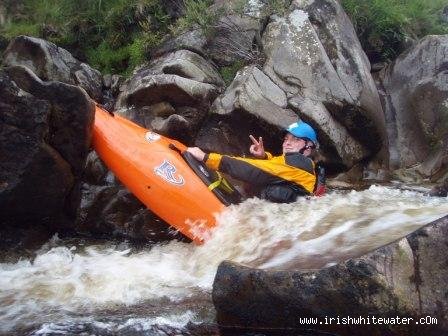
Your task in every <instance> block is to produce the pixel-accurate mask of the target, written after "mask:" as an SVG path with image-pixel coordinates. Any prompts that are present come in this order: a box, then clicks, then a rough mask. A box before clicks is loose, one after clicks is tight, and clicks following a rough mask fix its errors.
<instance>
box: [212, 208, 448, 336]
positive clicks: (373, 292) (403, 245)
mask: <svg viewBox="0 0 448 336" xmlns="http://www.w3.org/2000/svg"><path fill="white" fill-rule="evenodd" d="M447 234H448V217H443V218H441V219H439V220H437V221H435V222H433V223H431V224H428V225H427V226H425V227H423V228H421V229H419V230H417V231H415V232H414V233H411V234H410V235H408V236H406V237H405V238H402V239H401V240H399V241H397V242H394V243H391V244H389V245H387V246H384V247H381V248H379V249H377V250H375V251H373V252H371V253H368V254H366V255H364V256H361V257H359V258H355V259H349V260H347V261H344V262H341V263H339V264H337V265H335V266H331V267H328V268H324V269H319V270H290V271H274V270H259V269H251V268H248V267H244V266H242V265H239V264H236V263H232V262H223V263H221V265H220V266H219V268H218V272H217V274H216V277H215V281H214V284H213V302H214V305H215V307H216V310H217V321H218V324H219V325H221V326H223V327H226V326H227V327H241V328H250V329H252V330H253V329H264V330H265V329H266V328H267V329H270V328H282V329H288V328H296V330H297V329H298V330H304V329H306V330H308V331H310V330H311V331H316V332H324V331H325V332H335V333H336V334H338V335H354V334H357V335H361V334H362V335H374V334H375V335H376V334H378V335H379V334H381V335H422V334H425V335H440V334H443V333H446V332H447V330H448V322H447V321H448V316H447V315H448V300H447V295H446V294H447V293H446V282H447V281H448V271H447V269H446V263H447V262H448V259H447V257H446V254H445V253H444V250H445V248H446V245H447V243H448V241H447V239H448V238H447V237H448V235H447ZM397 316H399V317H406V318H412V319H413V320H412V321H411V323H409V324H397V323H389V324H387V323H385V324H374V323H370V324H367V323H364V324H362V325H357V324H355V323H348V324H346V323H343V322H341V323H340V324H337V323H332V324H327V323H325V322H326V321H327V322H328V321H329V320H328V319H329V318H335V319H336V318H339V319H340V321H342V318H347V317H351V318H357V317H363V318H364V319H365V320H367V318H369V317H370V319H371V321H372V318H373V317H375V318H386V317H397ZM303 317H313V318H318V320H319V321H320V322H322V323H321V324H318V325H313V324H305V325H303V324H300V320H299V318H303ZM422 317H423V318H424V319H425V321H426V318H428V317H429V318H432V319H434V318H436V319H437V323H436V324H432V325H422V323H420V324H416V323H415V322H416V321H417V322H418V321H420V320H419V319H420V318H422ZM333 321H335V320H333ZM408 321H410V320H408ZM432 321H433V320H432Z"/></svg>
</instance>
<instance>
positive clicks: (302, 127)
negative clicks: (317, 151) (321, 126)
mask: <svg viewBox="0 0 448 336" xmlns="http://www.w3.org/2000/svg"><path fill="white" fill-rule="evenodd" d="M286 131H287V132H289V133H291V134H292V135H294V136H295V137H298V138H306V139H309V140H311V141H312V142H314V144H315V145H317V135H316V131H314V129H313V128H312V127H311V126H310V125H309V124H307V123H306V122H303V121H298V122H295V123H293V124H291V125H289V126H288V128H287V129H286Z"/></svg>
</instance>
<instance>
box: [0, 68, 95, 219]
mask: <svg viewBox="0 0 448 336" xmlns="http://www.w3.org/2000/svg"><path fill="white" fill-rule="evenodd" d="M0 76H1V80H0V83H1V84H0V97H1V99H0V101H1V103H0V114H1V119H2V120H3V123H2V128H1V129H0V138H1V141H0V153H1V156H2V164H1V166H0V176H1V178H0V180H1V181H2V185H1V188H0V212H1V213H2V218H1V222H4V223H6V222H9V223H13V224H20V223H23V224H25V223H28V224H36V223H43V222H49V223H53V224H56V223H57V224H61V225H63V224H64V223H65V222H66V221H69V220H70V219H71V220H73V219H74V216H75V214H76V209H77V206H78V204H79V201H80V193H79V186H80V178H81V175H82V170H83V167H84V161H85V158H86V156H87V152H88V148H89V145H90V138H91V127H92V123H93V114H94V106H93V104H92V102H91V101H90V99H89V98H88V96H87V95H86V93H85V91H84V90H82V89H80V88H78V87H75V86H72V85H67V84H63V83H60V82H42V81H41V80H40V79H39V78H38V77H37V76H36V75H35V74H34V73H32V72H31V71H30V70H29V69H28V68H25V67H19V66H17V67H11V68H8V69H7V71H6V72H1V75H0ZM59 221H60V222H61V223H60V222H59Z"/></svg>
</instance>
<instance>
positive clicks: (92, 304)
mask: <svg viewBox="0 0 448 336" xmlns="http://www.w3.org/2000/svg"><path fill="white" fill-rule="evenodd" d="M446 201H447V200H446V198H430V197H428V196H425V195H423V194H422V193H419V192H415V191H403V190H397V189H393V188H388V187H379V186H373V187H371V188H370V189H368V190H364V191H352V192H349V193H342V192H332V193H330V194H329V195H327V196H325V197H321V198H312V199H300V200H299V201H297V202H296V203H292V204H272V203H267V202H265V201H262V200H258V199H249V200H247V201H246V202H244V203H243V204H240V205H238V206H231V207H229V208H228V209H227V210H226V211H225V212H224V213H222V214H220V215H219V217H218V223H219V225H218V227H217V229H216V230H215V231H214V232H213V235H212V238H211V239H210V240H209V241H207V242H206V243H205V244H204V245H202V246H196V245H193V244H189V243H185V242H179V241H171V242H169V243H164V244H155V245H148V246H138V247H136V246H133V245H131V244H129V243H126V242H121V243H117V242H111V241H107V242H106V241H102V242H98V241H89V240H86V239H80V238H64V239H61V238H59V237H58V235H55V236H54V237H53V238H52V239H50V240H49V241H47V242H46V243H45V244H43V245H42V246H39V247H38V248H36V249H34V250H32V251H29V250H28V251H26V253H23V255H21V256H19V258H17V256H16V257H14V258H10V256H8V255H5V256H3V262H1V263H0V334H1V335H220V334H222V333H223V332H222V331H220V330H219V329H218V327H217V326H216V323H215V311H214V308H213V304H212V301H211V291H212V284H213V278H214V276H215V272H216V269H217V267H218V265H219V263H220V262H221V261H223V260H233V261H236V262H240V263H243V264H246V265H249V266H252V267H258V268H264V269H269V268H273V269H310V268H321V267H328V266H331V265H333V264H335V263H337V262H338V261H341V260H345V259H347V258H350V257H356V256H359V255H362V254H364V253H366V252H368V251H371V250H373V249H375V248H377V247H380V246H382V245H384V244H387V243H389V242H391V241H394V240H396V239H398V238H400V237H403V236H404V235H406V234H408V233H410V232H412V231H414V230H416V229H418V228H419V227H421V226H423V225H425V224H427V223H429V222H431V221H434V220H436V219H438V218H440V217H442V216H444V215H446V214H448V202H446ZM11 260H12V261H11ZM283 334H286V333H283ZM244 335H262V334H260V333H258V334H257V333H253V334H251V333H245V334H244Z"/></svg>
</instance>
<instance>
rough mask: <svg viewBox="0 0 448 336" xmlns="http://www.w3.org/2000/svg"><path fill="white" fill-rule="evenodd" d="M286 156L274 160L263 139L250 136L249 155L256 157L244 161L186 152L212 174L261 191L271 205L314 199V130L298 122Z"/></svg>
mask: <svg viewBox="0 0 448 336" xmlns="http://www.w3.org/2000/svg"><path fill="white" fill-rule="evenodd" d="M285 131H286V132H285V135H284V139H283V144H282V149H283V154H282V155H279V156H273V155H272V154H270V153H269V152H266V151H265V150H264V146H263V139H262V138H261V137H260V138H259V139H258V141H257V140H256V139H255V138H254V137H253V136H252V135H250V136H249V137H250V139H251V141H252V145H251V146H250V148H249V151H250V153H251V154H252V155H253V156H254V157H255V159H253V158H243V157H234V156H229V155H222V154H218V153H209V154H206V153H205V152H204V151H203V150H201V149H200V148H198V147H189V148H188V149H187V151H188V152H190V153H191V154H192V155H193V156H194V157H195V158H196V159H197V160H199V161H203V162H205V164H206V165H207V167H209V168H210V169H213V170H218V171H220V172H223V173H226V174H229V175H230V176H232V177H233V178H236V179H238V180H241V181H244V182H247V183H249V184H250V185H252V186H254V187H256V188H257V189H260V191H259V196H260V197H261V198H263V199H267V200H269V201H271V202H277V203H290V202H294V201H295V200H296V199H297V197H298V196H305V195H311V194H313V192H314V191H315V190H316V187H317V183H316V182H317V173H316V166H315V163H314V162H313V160H312V159H311V158H310V156H311V154H312V153H313V151H314V150H315V148H316V146H317V136H316V132H315V131H314V129H313V128H312V127H311V126H310V125H309V124H307V123H305V122H303V121H299V122H296V123H293V124H291V125H289V126H288V128H286V130H285Z"/></svg>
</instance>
